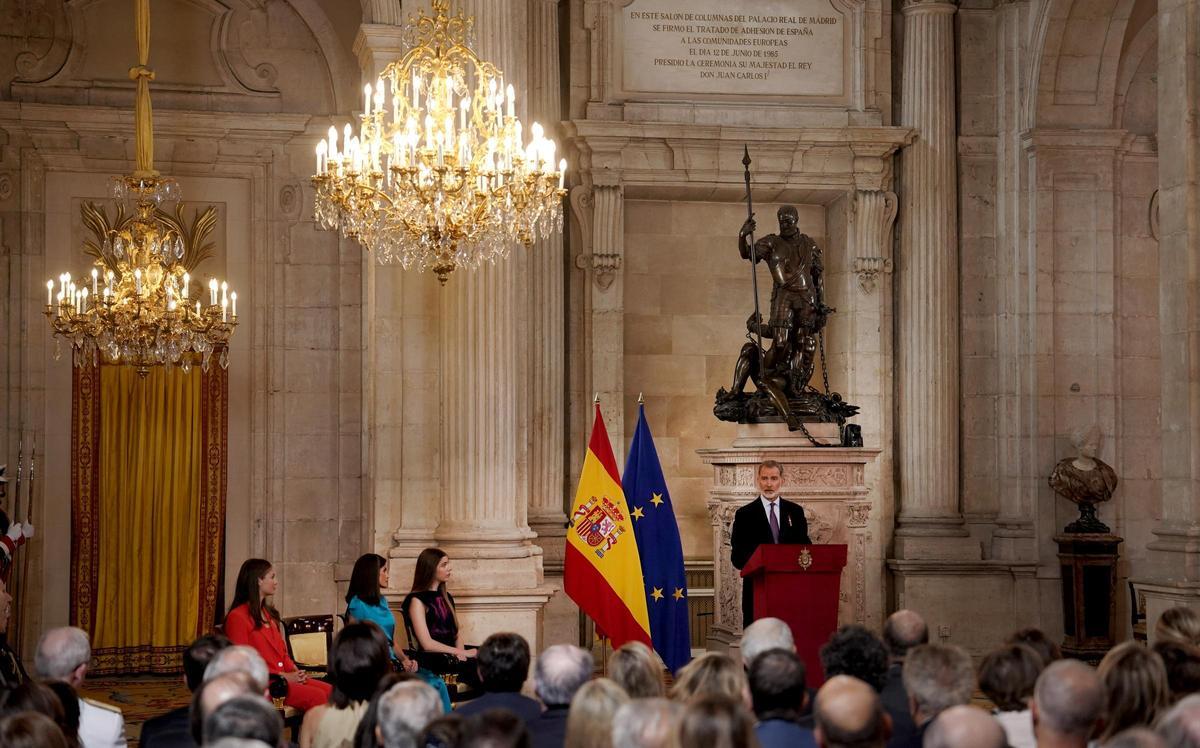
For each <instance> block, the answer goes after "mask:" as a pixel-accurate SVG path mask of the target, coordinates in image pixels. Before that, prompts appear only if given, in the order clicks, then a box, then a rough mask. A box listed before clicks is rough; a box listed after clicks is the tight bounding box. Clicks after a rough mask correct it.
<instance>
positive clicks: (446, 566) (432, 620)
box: [400, 548, 479, 688]
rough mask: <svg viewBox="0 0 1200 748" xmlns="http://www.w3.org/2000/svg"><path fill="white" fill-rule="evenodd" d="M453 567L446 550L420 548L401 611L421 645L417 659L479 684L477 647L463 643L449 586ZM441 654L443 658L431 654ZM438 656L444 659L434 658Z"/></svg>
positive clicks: (411, 639)
mask: <svg viewBox="0 0 1200 748" xmlns="http://www.w3.org/2000/svg"><path fill="white" fill-rule="evenodd" d="M451 571H452V570H451V568H450V558H449V557H448V556H447V555H446V552H445V551H443V550H441V549H440V548H426V549H425V550H423V551H421V555H420V556H417V568H416V571H415V572H414V573H413V585H412V592H410V593H408V596H407V597H405V598H404V602H403V603H402V604H401V606H400V612H401V613H403V614H404V625H405V626H406V627H407V628H408V631H409V642H410V643H412V644H413V645H415V646H416V647H417V649H418V651H417V661H418V662H421V664H422V665H424V666H426V667H429V669H430V670H432V671H434V672H435V673H442V674H453V675H455V676H457V677H458V680H459V681H461V682H463V683H466V684H468V685H470V686H471V687H473V688H478V687H479V672H478V671H477V670H476V663H475V655H476V649H475V648H474V647H468V646H465V645H464V644H463V637H462V632H461V631H460V630H459V628H458V615H457V614H456V613H455V611H454V596H453V595H451V594H450V593H449V592H448V591H447V590H446V582H447V580H449V579H450V574H451ZM439 654H440V655H442V657H441V658H431V657H429V655H439ZM446 655H448V657H447V656H446ZM435 659H440V660H441V661H442V662H441V663H438V662H434V660H435ZM423 660H424V661H423Z"/></svg>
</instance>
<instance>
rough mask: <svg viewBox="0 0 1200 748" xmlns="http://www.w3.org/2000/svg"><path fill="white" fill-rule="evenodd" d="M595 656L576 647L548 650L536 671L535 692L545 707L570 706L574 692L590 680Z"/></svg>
mask: <svg viewBox="0 0 1200 748" xmlns="http://www.w3.org/2000/svg"><path fill="white" fill-rule="evenodd" d="M594 664H595V662H594V660H593V659H592V653H591V652H589V651H587V650H586V649H584V648H582V647H576V646H575V645H573V644H555V645H554V646H552V647H547V648H546V651H545V652H542V654H541V656H539V657H538V658H537V665H536V666H535V667H534V669H533V690H534V691H535V692H536V693H537V695H538V698H539V699H541V700H542V703H544V704H546V706H561V705H563V704H570V703H571V699H573V698H575V692H576V691H578V690H579V689H580V688H582V687H583V684H584V683H587V682H588V681H589V680H591V677H592V668H593V667H594Z"/></svg>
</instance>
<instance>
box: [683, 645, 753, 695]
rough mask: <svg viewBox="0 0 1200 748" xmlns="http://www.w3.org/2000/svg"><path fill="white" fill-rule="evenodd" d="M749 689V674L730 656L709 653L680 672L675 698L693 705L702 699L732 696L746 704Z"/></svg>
mask: <svg viewBox="0 0 1200 748" xmlns="http://www.w3.org/2000/svg"><path fill="white" fill-rule="evenodd" d="M748 690H749V686H748V685H747V682H746V671H745V670H744V669H742V666H741V665H739V664H738V663H737V662H735V661H734V659H733V658H732V657H730V656H729V655H725V654H721V653H719V652H706V653H704V654H702V655H700V656H699V657H697V658H696V659H694V660H692V661H691V662H689V663H688V664H687V665H685V666H684V667H683V669H682V670H680V671H679V675H678V677H677V678H676V679H675V685H673V686H671V698H672V699H676V700H678V701H684V702H686V701H691V700H692V699H695V698H698V697H700V696H712V695H719V696H728V697H730V698H732V699H736V700H738V701H739V702H743V701H745V700H746V693H747V692H748Z"/></svg>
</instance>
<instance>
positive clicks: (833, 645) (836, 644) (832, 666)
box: [821, 623, 888, 691]
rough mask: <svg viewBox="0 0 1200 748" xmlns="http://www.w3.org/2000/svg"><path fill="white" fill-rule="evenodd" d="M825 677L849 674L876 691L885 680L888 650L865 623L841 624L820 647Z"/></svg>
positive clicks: (881, 686) (881, 688)
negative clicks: (863, 624) (861, 624)
mask: <svg viewBox="0 0 1200 748" xmlns="http://www.w3.org/2000/svg"><path fill="white" fill-rule="evenodd" d="M821 667H822V668H823V669H824V670H825V677H827V678H828V677H830V676H834V675H851V676H853V677H855V678H858V679H859V680H861V681H863V682H864V683H867V684H868V685H870V686H871V687H872V688H874V689H875V690H877V691H882V690H883V684H884V681H886V680H887V669H888V654H887V650H886V649H884V648H883V642H882V641H880V640H879V637H877V636H875V634H873V633H872V632H871V631H870V630H869V629H867V628H866V627H865V626H859V625H858V624H856V623H851V624H848V625H846V626H842V627H841V628H839V629H838V630H837V631H835V632H834V633H833V636H831V637H829V641H827V642H826V643H825V646H823V647H821Z"/></svg>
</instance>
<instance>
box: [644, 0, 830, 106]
mask: <svg viewBox="0 0 1200 748" xmlns="http://www.w3.org/2000/svg"><path fill="white" fill-rule="evenodd" d="M621 14H622V15H621V26H622V33H621V46H622V55H623V70H622V77H623V83H624V86H623V87H624V89H625V91H626V92H628V93H632V94H637V93H645V94H667V95H672V96H674V95H680V94H692V95H696V94H698V95H714V94H715V95H754V96H762V95H766V96H817V97H837V96H842V95H843V94H844V93H845V77H844V73H845V69H846V55H845V52H846V37H847V33H846V29H847V18H846V16H845V15H844V14H843V13H842V12H841V11H840V10H838V9H837V8H836V7H835V6H834V5H833V4H832V2H831V1H830V0H743V1H742V2H736V3H732V2H729V0H633V2H632V3H630V4H629V5H627V6H625V7H624V8H623V9H622V11H621Z"/></svg>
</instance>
